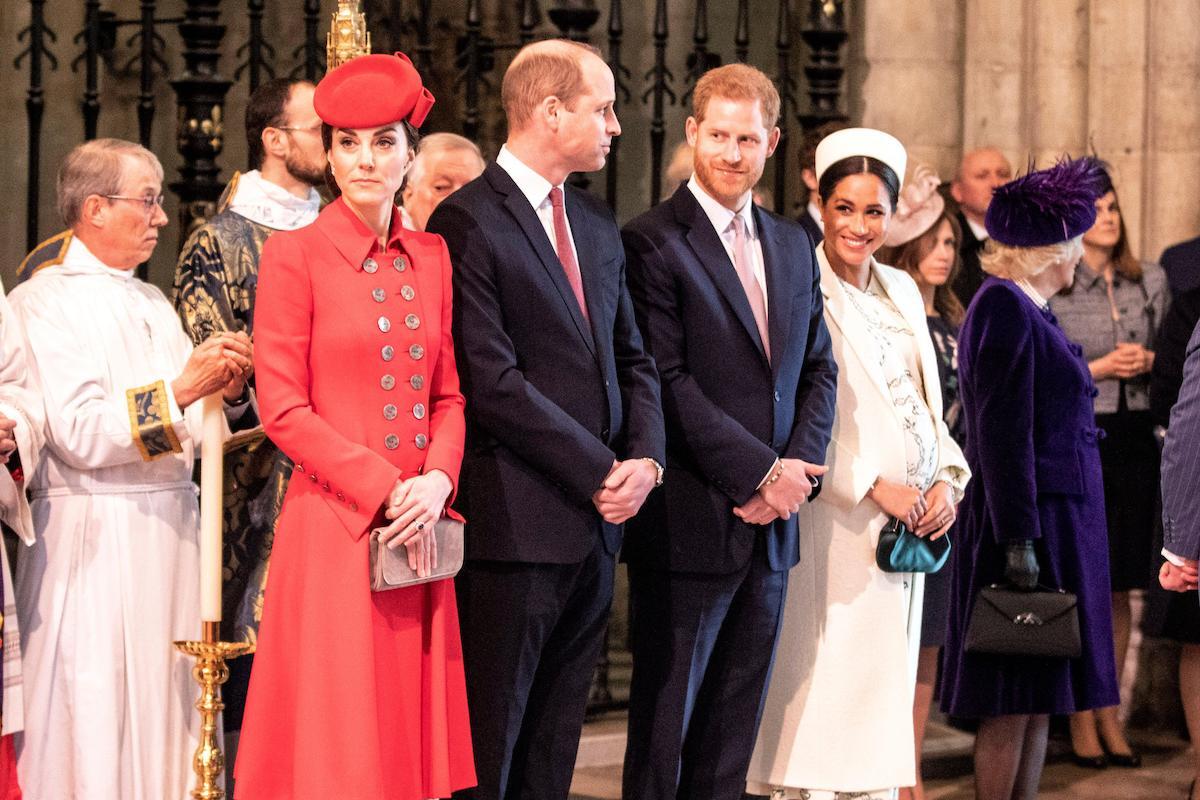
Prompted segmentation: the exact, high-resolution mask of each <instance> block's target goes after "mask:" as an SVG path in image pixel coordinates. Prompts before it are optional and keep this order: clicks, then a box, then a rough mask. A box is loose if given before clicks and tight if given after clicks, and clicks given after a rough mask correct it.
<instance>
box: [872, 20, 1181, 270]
mask: <svg viewBox="0 0 1200 800" xmlns="http://www.w3.org/2000/svg"><path fill="white" fill-rule="evenodd" d="M854 5H855V7H856V10H857V12H858V19H856V24H855V30H856V32H859V36H860V38H861V47H859V48H855V49H854V50H853V51H852V53H851V59H852V62H853V63H852V79H854V80H856V81H857V83H856V84H853V85H852V86H851V88H850V90H849V92H850V93H851V94H852V95H853V94H856V95H857V99H856V101H855V110H856V112H857V117H858V119H860V120H861V121H862V123H863V124H865V125H870V126H877V127H881V128H885V129H887V130H889V131H891V132H892V133H894V134H896V135H897V136H899V137H900V139H901V140H902V141H904V142H905V143H906V144H907V145H908V146H909V148H910V152H911V155H912V156H913V157H915V158H917V159H918V160H922V161H926V162H928V163H930V164H932V165H933V166H935V167H936V168H937V170H938V171H939V174H940V175H941V176H942V177H943V178H944V179H947V180H948V179H949V178H951V177H952V176H953V174H954V171H955V169H956V168H957V165H958V159H959V157H960V154H961V152H962V150H963V149H970V148H973V147H978V146H982V145H995V146H997V147H999V148H1001V149H1002V150H1003V151H1004V152H1005V153H1006V154H1007V155H1008V157H1009V158H1010V159H1011V160H1012V162H1013V165H1014V167H1016V168H1017V169H1018V170H1021V169H1024V168H1025V167H1026V165H1027V164H1028V163H1029V161H1030V159H1033V160H1036V162H1037V163H1038V164H1039V165H1045V164H1047V163H1049V162H1050V161H1051V160H1052V159H1053V158H1055V157H1056V156H1058V155H1059V154H1062V153H1072V154H1080V153H1083V152H1086V151H1087V150H1088V149H1089V148H1094V149H1095V151H1096V153H1097V154H1099V155H1100V156H1101V157H1103V158H1105V159H1106V160H1108V161H1109V162H1111V163H1112V164H1113V166H1114V167H1115V171H1116V180H1117V185H1118V191H1119V192H1120V195H1121V206H1122V210H1123V212H1124V214H1125V220H1126V225H1127V226H1128V229H1129V233H1130V237H1131V239H1132V243H1133V247H1134V252H1135V253H1137V254H1139V255H1141V256H1142V257H1145V258H1149V259H1156V258H1157V257H1158V255H1159V253H1161V252H1162V250H1163V248H1164V247H1166V246H1167V245H1169V244H1171V243H1173V242H1176V241H1179V240H1181V239H1185V238H1189V237H1191V236H1195V235H1196V234H1197V233H1200V202H1197V199H1198V198H1197V192H1196V185H1197V181H1198V180H1200V102H1198V100H1200V38H1198V37H1197V36H1196V35H1195V32H1196V30H1198V29H1200V4H1197V3H1192V2H1173V1H1171V2H1156V1H1155V0H1142V1H1141V2H1133V1H1132V0H1012V1H1011V2H1008V1H1006V2H999V0H861V2H858V3H855V4H854Z"/></svg>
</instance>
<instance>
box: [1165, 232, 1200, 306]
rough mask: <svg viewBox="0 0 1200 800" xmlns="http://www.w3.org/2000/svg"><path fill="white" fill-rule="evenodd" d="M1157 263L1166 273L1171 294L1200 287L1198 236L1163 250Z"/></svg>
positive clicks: (1199, 238)
mask: <svg viewBox="0 0 1200 800" xmlns="http://www.w3.org/2000/svg"><path fill="white" fill-rule="evenodd" d="M1158 263H1159V264H1160V265H1161V266H1162V268H1163V272H1165V273H1167V283H1168V284H1169V285H1170V287H1171V294H1174V295H1178V294H1183V293H1184V292H1191V291H1195V290H1196V289H1200V236H1197V237H1196V238H1194V239H1188V240H1187V241H1185V242H1180V243H1179V244H1173V245H1171V246H1170V247H1168V248H1167V249H1166V250H1163V252H1162V255H1161V256H1160V257H1159V259H1158Z"/></svg>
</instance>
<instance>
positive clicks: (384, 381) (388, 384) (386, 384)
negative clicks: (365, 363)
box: [379, 375, 396, 391]
mask: <svg viewBox="0 0 1200 800" xmlns="http://www.w3.org/2000/svg"><path fill="white" fill-rule="evenodd" d="M379 385H380V386H381V387H383V390H384V391H391V390H392V389H394V388H395V387H396V379H395V377H393V376H391V375H384V376H383V377H382V378H380V379H379Z"/></svg>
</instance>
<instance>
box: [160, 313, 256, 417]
mask: <svg viewBox="0 0 1200 800" xmlns="http://www.w3.org/2000/svg"><path fill="white" fill-rule="evenodd" d="M253 372H254V345H253V344H251V342H250V337H249V336H247V335H246V333H245V332H244V331H218V332H217V333H214V334H213V335H212V336H210V337H208V338H207V339H205V340H204V341H203V342H201V343H200V344H198V345H196V348H195V349H194V350H192V354H191V355H190V356H188V360H187V363H186V364H184V365H183V372H181V373H180V374H179V377H178V378H176V379H175V380H174V381H172V382H171V391H172V393H173V394H174V395H175V402H176V403H178V404H179V407H180V408H181V409H183V408H187V407H188V406H190V405H191V404H192V403H194V402H196V401H197V400H199V399H200V398H201V397H206V396H208V395H210V394H212V393H213V392H216V391H220V392H221V395H222V396H223V397H224V398H225V401H226V402H228V403H232V402H234V401H236V400H237V399H238V398H239V397H241V396H242V392H243V391H244V390H245V388H246V381H247V379H249V377H250V375H251V374H252V373H253Z"/></svg>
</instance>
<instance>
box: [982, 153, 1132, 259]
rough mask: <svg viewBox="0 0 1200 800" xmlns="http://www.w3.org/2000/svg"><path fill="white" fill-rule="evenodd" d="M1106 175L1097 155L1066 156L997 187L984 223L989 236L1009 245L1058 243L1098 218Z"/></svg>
mask: <svg viewBox="0 0 1200 800" xmlns="http://www.w3.org/2000/svg"><path fill="white" fill-rule="evenodd" d="M1107 179H1108V175H1107V173H1106V172H1105V171H1104V166H1103V164H1102V163H1101V162H1100V161H1099V160H1098V159H1096V158H1093V157H1091V156H1086V157H1084V158H1074V159H1071V158H1064V159H1062V160H1061V161H1059V162H1058V163H1057V164H1055V165H1054V166H1053V167H1050V168H1049V169H1040V170H1037V171H1035V172H1030V173H1028V174H1026V175H1022V176H1021V177H1019V178H1016V179H1015V180H1011V181H1009V182H1008V183H1006V184H1004V185H1003V186H1000V187H997V189H996V192H995V194H993V195H992V202H991V204H990V205H989V206H988V210H987V216H986V217H985V218H984V225H985V226H986V227H987V232H988V236H990V237H992V238H993V239H995V240H996V241H997V242H1000V244H1006V245H1009V246H1010V247H1041V246H1043V245H1050V244H1058V243H1059V242H1065V241H1067V240H1068V239H1073V238H1075V237H1076V236H1079V235H1080V234H1082V233H1084V232H1086V231H1087V230H1088V229H1089V228H1091V227H1092V224H1093V223H1094V222H1095V221H1096V198H1098V197H1100V196H1102V195H1103V194H1104V188H1103V187H1104V185H1105V181H1107Z"/></svg>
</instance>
